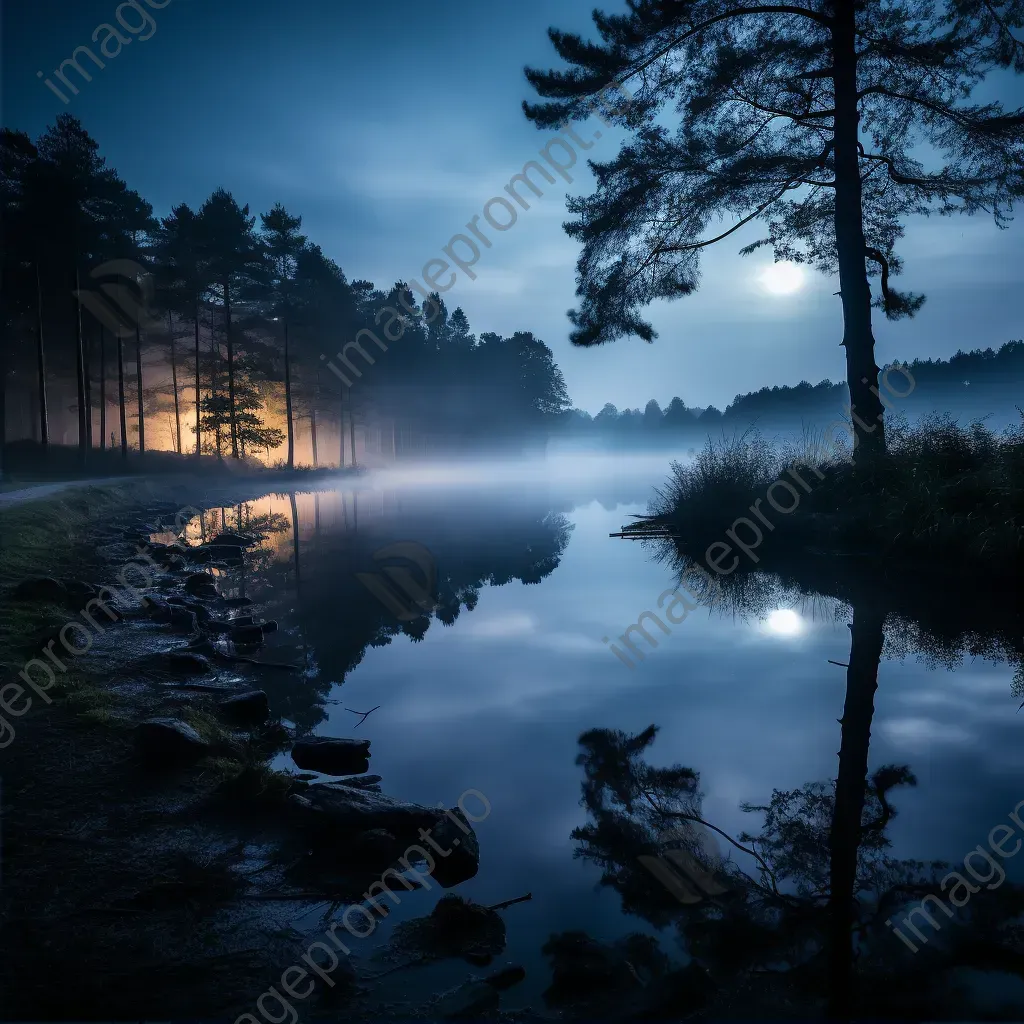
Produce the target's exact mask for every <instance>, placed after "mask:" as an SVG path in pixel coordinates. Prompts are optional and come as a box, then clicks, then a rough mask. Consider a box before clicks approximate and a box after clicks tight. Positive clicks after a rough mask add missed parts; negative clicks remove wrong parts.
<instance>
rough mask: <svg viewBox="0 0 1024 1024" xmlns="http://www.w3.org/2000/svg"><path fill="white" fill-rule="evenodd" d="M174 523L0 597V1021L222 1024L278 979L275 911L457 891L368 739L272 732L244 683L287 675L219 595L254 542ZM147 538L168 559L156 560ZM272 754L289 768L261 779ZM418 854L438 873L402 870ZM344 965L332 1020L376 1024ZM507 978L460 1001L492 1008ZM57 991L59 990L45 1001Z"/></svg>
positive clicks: (510, 978)
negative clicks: (6, 727) (202, 1020)
mask: <svg viewBox="0 0 1024 1024" xmlns="http://www.w3.org/2000/svg"><path fill="white" fill-rule="evenodd" d="M172 517H177V520H176V522H175V524H174V525H173V526H172V525H171V519H172ZM183 525H184V524H183V523H182V522H181V517H180V514H179V510H178V506H177V504H176V503H173V502H168V501H161V502H152V501H151V502H150V503H149V504H148V505H146V506H144V507H143V508H142V509H141V510H140V511H137V512H135V511H133V512H119V513H118V515H117V516H115V517H114V518H112V519H110V518H108V519H107V520H106V521H105V522H103V523H102V524H92V525H90V526H88V527H87V528H85V529H84V530H83V533H82V536H81V537H79V542H80V544H81V545H82V551H83V552H87V554H83V555H82V563H81V564H82V571H81V573H80V574H76V575H75V576H73V577H71V576H67V575H60V574H57V573H54V575H44V574H42V573H40V574H39V575H35V576H26V577H24V578H22V579H20V580H18V581H17V582H16V584H15V585H14V586H13V587H9V588H8V592H7V594H6V595H5V596H4V597H3V598H2V599H0V600H2V601H3V603H5V604H6V605H7V606H8V608H9V609H12V610H13V612H14V613H16V614H18V615H21V616H24V617H25V618H26V621H34V622H36V623H37V627H36V628H35V629H34V630H33V631H31V635H30V636H29V635H26V636H23V637H20V638H17V639H15V638H10V639H9V640H8V646H9V647H10V648H11V649H12V650H13V649H15V648H16V649H18V653H17V654H16V655H14V657H10V656H8V657H7V658H6V661H7V662H8V664H9V665H10V664H11V663H14V664H18V663H19V662H20V667H21V670H20V672H19V671H15V672H14V673H12V674H10V678H12V679H15V678H17V679H18V680H19V682H18V683H17V684H15V685H16V689H17V691H18V692H15V691H14V690H12V689H11V684H8V685H7V687H5V697H6V701H5V702H4V704H3V707H4V709H6V710H8V711H9V713H10V718H9V721H10V722H11V723H12V726H13V727H15V728H16V729H17V735H16V737H14V738H13V739H12V740H11V742H10V743H9V744H8V745H7V746H8V749H6V750H5V751H4V752H3V755H4V757H5V764H4V782H5V799H4V811H5V845H6V848H5V854H6V857H5V864H4V867H5V882H6V884H5V887H4V896H3V902H4V908H3V909H4V921H5V923H4V929H3V931H4V937H5V939H6V940H9V941H7V942H6V943H5V948H8V949H11V950H13V951H14V952H13V953H12V955H11V956H10V957H8V958H6V960H5V961H4V962H3V967H2V968H0V970H2V971H3V974H4V976H5V977H4V990H5V992H6V993H7V999H6V1002H7V1014H8V1015H9V1016H13V1017H22V1018H29V1017H31V1018H38V1017H40V1016H49V1017H54V1018H57V1017H67V1016H75V1017H77V1018H78V1019H84V1017H85V1016H87V1015H88V1010H89V1007H90V1006H91V1005H92V1002H91V1001H93V1000H94V1001H95V1006H96V1008H97V1011H99V1009H100V1008H102V1014H103V1015H104V1016H106V1017H108V1018H109V1017H111V1016H112V1017H113V1018H115V1019H116V1018H117V1017H126V1018H127V1017H136V1018H143V1017H150V1018H153V1017H157V1018H159V1019H166V1018H168V1017H175V1016H195V1015H196V1011H197V1008H201V1012H202V1015H204V1016H207V1015H210V1014H225V1015H232V1016H234V1015H236V1014H238V1013H241V1012H247V1011H248V1010H249V1009H250V1008H251V1005H252V1000H254V999H255V998H256V996H257V995H258V994H259V993H260V992H261V991H262V990H263V989H264V988H265V987H266V985H267V984H268V979H271V978H273V976H274V973H275V971H276V972H278V973H279V972H280V970H281V968H282V967H284V966H286V965H287V964H288V963H290V962H292V960H293V959H294V948H295V934H296V933H295V932H294V929H293V928H292V927H291V925H290V923H289V922H290V920H291V919H292V918H293V915H294V911H295V909H296V906H298V907H300V908H301V907H303V906H315V905H316V904H317V903H323V904H326V905H328V906H329V907H331V908H333V909H334V910H336V911H337V910H339V909H340V908H344V907H345V906H346V905H348V906H351V905H355V904H359V903H362V902H365V900H366V897H367V896H368V895H371V896H372V894H373V893H374V892H376V894H377V896H378V897H379V896H380V894H381V892H382V891H383V889H382V887H381V879H382V877H387V876H389V875H390V876H392V879H397V878H398V877H399V875H401V878H402V879H403V881H402V882H401V885H399V884H397V883H394V882H393V884H392V885H391V887H390V889H389V892H390V890H391V889H397V890H398V892H399V894H400V895H401V896H403V897H404V896H405V895H406V893H407V892H409V893H412V890H414V889H417V888H427V887H428V885H424V884H423V883H424V881H425V880H426V879H428V878H429V879H430V881H431V882H432V883H436V885H439V886H440V887H441V888H442V889H450V888H453V887H455V886H457V885H459V884H460V883H461V882H463V881H465V880H466V879H468V878H471V877H473V876H474V875H475V874H476V872H477V869H478V866H479V855H480V851H479V843H478V841H477V839H476V834H475V832H474V831H473V829H472V824H471V822H470V821H469V820H467V818H466V816H465V814H463V813H462V811H460V810H459V809H458V808H451V809H448V810H445V809H444V807H443V806H441V807H426V806H422V805H418V804H413V803H409V802H406V801H403V800H400V799H397V798H394V797H392V796H390V795H388V794H386V793H385V792H383V791H382V788H381V782H382V779H381V777H380V776H377V775H371V774H369V771H370V760H371V754H370V743H369V741H368V740H365V739H362V740H353V739H350V738H348V737H342V736H339V737H321V736H308V735H301V736H299V735H297V734H296V729H295V727H294V726H292V725H290V724H289V723H287V722H286V721H282V720H281V719H280V718H276V717H275V716H274V713H273V707H272V701H271V699H270V698H269V697H268V694H267V692H266V690H265V689H264V688H263V687H262V686H261V685H260V684H261V679H262V678H264V677H265V674H266V673H268V672H269V673H277V674H280V673H282V672H285V673H287V672H289V671H291V670H293V669H297V668H299V666H292V665H288V664H282V663H275V662H270V661H267V662H264V661H263V660H262V656H263V655H264V654H265V651H264V643H265V638H266V637H267V636H268V635H269V634H271V633H272V632H274V631H275V630H276V629H277V628H278V623H277V622H275V621H273V620H265V619H263V618H262V617H261V616H260V614H259V612H258V609H256V608H254V607H253V606H252V603H251V601H250V600H249V599H247V598H238V597H232V596H229V595H230V591H231V587H230V584H231V580H232V574H233V573H234V572H235V571H236V570H239V569H241V568H242V567H243V566H244V565H245V562H246V559H247V558H248V557H249V552H250V551H251V550H252V549H254V548H256V547H257V546H258V545H259V544H260V542H261V540H262V538H261V537H259V536H258V535H247V534H241V533H228V532H224V533H222V534H221V535H219V536H216V537H214V538H213V539H212V540H211V541H209V542H205V543H199V544H194V543H189V542H188V541H187V540H186V539H185V536H184V530H183ZM168 531H172V532H173V533H174V534H176V536H175V539H174V540H173V541H172V542H170V543H162V542H156V541H155V540H154V539H153V538H154V537H157V536H163V535H165V534H166V533H167V532H168ZM128 563H131V564H133V565H143V566H145V567H148V571H149V576H148V578H146V580H145V582H144V583H143V582H142V581H141V580H136V578H135V576H134V575H132V577H131V581H127V577H126V575H125V573H124V571H123V567H124V566H125V565H126V564H128ZM118 567H122V571H121V572H120V573H119V574H118V576H117V580H118V582H117V583H115V582H114V581H113V580H112V578H111V577H112V575H113V573H114V572H116V571H117V569H118ZM41 568H42V567H41ZM225 591H226V592H227V593H225ZM61 622H63V624H62V625H60V623H61ZM90 622H91V623H93V624H95V625H96V626H97V628H96V630H95V631H93V632H92V633H91V634H90V635H88V637H86V634H87V630H88V626H87V624H88V623H90ZM72 623H73V624H74V626H73V627H72V626H71V625H70V624H72ZM8 655H10V651H8ZM55 661H56V662H59V663H60V664H62V665H64V666H65V668H64V670H59V669H58V668H57V666H56V665H55ZM40 665H42V666H49V667H48V669H47V671H46V672H44V671H43V670H42V668H40V667H39V666H40ZM32 700H34V701H35V705H34V706H31V701H32ZM289 750H290V751H291V754H292V760H293V761H294V764H295V769H296V770H295V771H291V770H288V771H274V770H272V769H271V768H270V765H269V762H270V759H271V758H272V757H274V756H276V755H280V754H282V753H283V752H285V751H289ZM314 773H315V774H314ZM425 834H426V835H428V836H429V837H430V839H431V840H432V843H431V846H430V849H431V850H433V849H436V848H437V847H436V846H435V844H441V845H442V846H443V847H450V849H448V852H447V853H446V854H445V855H444V856H443V857H442V856H440V855H439V856H437V857H434V856H433V855H432V854H431V853H427V857H426V858H423V857H422V856H421V854H422V853H425V852H427V850H426V848H425V847H424V845H423V843H424V839H423V836H424V835H425ZM425 861H426V863H425ZM58 876H59V877H60V878H61V884H60V885H57V886H55V885H54V882H53V879H54V878H55V877H58ZM374 886H376V888H374ZM429 887H432V886H429ZM445 901H446V903H447V905H448V906H449V907H451V906H452V901H457V902H458V903H459V904H461V905H463V906H464V907H472V906H473V905H472V904H465V903H464V902H463V901H462V900H461V898H460V897H458V896H456V895H454V894H452V895H450V896H448V897H445ZM371 902H374V901H373V900H372V899H371ZM375 906H377V907H379V906H380V904H379V901H378V902H377V903H375ZM253 908H258V910H257V912H256V913H255V914H253V913H252V911H253ZM472 913H474V914H476V913H482V914H485V915H487V916H489V918H493V919H497V922H498V923H500V917H499V914H498V912H497V911H496V910H487V908H474V910H473V911H472ZM386 914H387V906H386V905H384V909H383V911H382V913H381V914H380V916H381V917H382V918H383V917H385V916H386ZM428 917H429V915H428ZM454 920H455V918H454V917H450V918H449V920H448V925H447V927H449V928H452V927H455V926H454V925H453V924H452V922H453V921H454ZM468 920H469V918H467V921H468ZM473 920H474V921H475V918H474V919H473ZM476 924H479V922H478V921H477V922H476ZM467 927H468V925H467ZM456 930H457V929H456ZM503 934H504V932H503V926H502V935H503ZM351 941H354V940H351ZM456 945H457V944H456ZM501 948H503V942H502V943H501ZM501 948H498V947H495V948H494V949H493V950H492V951H491V953H490V954H488V955H487V956H486V957H480V956H477V957H476V959H469V960H468V962H470V963H472V964H473V965H474V966H476V967H483V966H486V965H487V964H490V963H491V962H492V960H493V958H494V956H496V955H498V954H500V951H501ZM354 952H356V953H357V954H358V955H357V956H354V957H353V958H352V961H351V964H350V965H349V970H348V971H347V973H346V975H345V977H346V985H345V986H344V998H345V1000H346V1002H345V1005H346V1009H347V1012H348V1013H349V1014H350V1015H352V1016H354V1017H355V1018H356V1019H361V1018H362V1017H364V1016H365V1017H366V1019H369V1018H370V1017H372V1018H373V1019H386V1016H387V1014H386V1013H385V1014H384V1015H383V1017H382V1013H381V1003H380V1000H381V998H384V997H385V996H387V995H388V990H390V989H391V988H392V984H391V983H389V984H388V985H386V986H384V988H385V991H384V992H381V991H379V990H380V989H381V985H379V984H374V982H373V981H371V980H370V979H372V978H373V977H374V975H373V974H372V973H370V971H369V970H368V969H367V968H368V966H369V965H363V964H361V963H360V962H359V960H360V957H361V956H362V955H363V954H362V953H359V951H354ZM41 953H42V954H44V955H42V957H41ZM416 962H418V961H416ZM503 970H504V971H505V972H506V973H502V971H503ZM510 970H511V971H512V973H511V974H509V973H507V971H510ZM520 970H521V969H520V968H515V969H513V968H510V967H508V965H505V968H502V969H499V971H498V972H497V973H498V975H499V976H500V982H499V983H493V982H491V981H487V980H486V979H484V980H481V979H471V980H470V982H468V983H467V984H469V985H470V986H471V990H472V992H474V993H475V994H476V996H478V997H479V996H480V993H481V992H482V991H483V989H480V987H479V986H480V985H483V986H485V988H486V991H487V993H488V997H487V1000H486V1002H487V1004H488V1006H491V1004H492V1003H493V1002H494V1001H495V1000H496V998H497V996H496V993H497V992H499V991H501V990H502V989H504V988H507V987H509V986H510V985H511V984H513V983H514V981H515V980H516V979H517V978H518V976H519V975H518V973H517V971H520ZM55 971H56V972H57V973H58V974H60V975H61V976H62V977H63V978H65V980H68V981H69V982H70V983H69V984H67V985H61V986H53V984H52V975H53V973H54V972H55ZM182 971H187V973H188V976H189V978H190V981H189V983H188V985H187V986H185V987H183V986H182V985H181V984H180V976H181V972H182ZM228 976H230V981H229V980H228ZM464 987H465V986H459V988H458V989H457V990H456V991H459V990H461V989H463V988H464ZM491 993H494V994H495V995H494V999H492V998H491V995H490V994H491ZM393 995H394V993H393V991H392V992H390V997H391V998H392V999H393ZM316 999H317V1000H327V1001H328V1002H329V1004H330V1005H329V1007H328V1005H327V1004H326V1003H325V1004H324V1005H323V1006H321V1005H320V1002H319V1001H317V1002H316V1003H315V1005H311V1006H310V1007H307V1008H306V1009H308V1010H310V1011H311V1012H313V1013H314V1015H315V1014H318V1013H320V1012H335V1011H336V1009H337V1005H338V1004H337V1000H338V993H337V991H334V990H325V991H324V992H322V993H320V994H319V995H318V996H317V997H316ZM445 1000H447V1002H445ZM456 1004H459V1005H461V1003H460V1000H459V998H458V997H457V996H455V995H453V993H452V992H448V993H442V994H440V995H437V997H436V999H431V1000H430V1001H429V1006H427V1005H423V1006H405V1008H404V1009H403V1010H402V1011H401V1013H400V1015H401V1016H404V1017H408V1016H410V1015H413V1016H416V1017H420V1018H422V1019H431V1018H436V1019H447V1018H448V1017H449V1016H450V1015H451V1014H452V1012H453V1011H452V1007H453V1006H455V1005H456ZM473 1005H476V1004H473ZM460 1012H461V1011H455V1016H458V1015H459V1013H460Z"/></svg>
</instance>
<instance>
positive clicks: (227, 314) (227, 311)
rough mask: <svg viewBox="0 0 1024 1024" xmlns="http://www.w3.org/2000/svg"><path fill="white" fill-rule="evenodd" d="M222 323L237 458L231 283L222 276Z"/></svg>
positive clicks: (232, 441) (232, 430) (229, 416)
mask: <svg viewBox="0 0 1024 1024" xmlns="http://www.w3.org/2000/svg"><path fill="white" fill-rule="evenodd" d="M224 324H225V328H226V330H227V339H228V418H229V421H230V423H231V458H233V459H237V458H238V422H237V421H236V419H235V348H234V342H233V341H232V338H231V283H230V281H229V280H228V278H224Z"/></svg>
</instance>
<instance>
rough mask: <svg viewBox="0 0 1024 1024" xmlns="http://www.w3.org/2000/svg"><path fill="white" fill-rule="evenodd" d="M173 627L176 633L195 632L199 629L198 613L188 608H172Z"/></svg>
mask: <svg viewBox="0 0 1024 1024" xmlns="http://www.w3.org/2000/svg"><path fill="white" fill-rule="evenodd" d="M171 629H173V630H174V632H175V633H195V632H198V630H199V621H198V619H197V618H196V613H195V612H193V611H189V609H188V608H171Z"/></svg>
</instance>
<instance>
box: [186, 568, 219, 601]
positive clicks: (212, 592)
mask: <svg viewBox="0 0 1024 1024" xmlns="http://www.w3.org/2000/svg"><path fill="white" fill-rule="evenodd" d="M185 590H186V592H187V593H189V594H194V595H196V596H210V597H215V596H216V594H217V582H216V580H215V579H214V578H213V576H211V575H210V574H209V573H208V572H194V573H192V575H191V576H186V577H185Z"/></svg>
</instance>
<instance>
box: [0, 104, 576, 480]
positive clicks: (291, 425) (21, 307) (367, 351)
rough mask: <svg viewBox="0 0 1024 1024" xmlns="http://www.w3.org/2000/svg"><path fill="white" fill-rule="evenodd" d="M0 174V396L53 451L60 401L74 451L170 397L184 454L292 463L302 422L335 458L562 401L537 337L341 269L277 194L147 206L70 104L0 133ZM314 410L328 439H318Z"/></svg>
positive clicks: (132, 438)
mask: <svg viewBox="0 0 1024 1024" xmlns="http://www.w3.org/2000/svg"><path fill="white" fill-rule="evenodd" d="M0 190H2V197H0V199H2V204H3V205H2V215H3V224H4V245H3V256H2V259H3V263H2V273H3V284H4V304H3V319H2V330H3V332H4V339H3V345H2V349H3V357H2V358H3V365H0V375H2V381H3V388H0V395H2V396H3V397H2V398H0V403H2V402H3V401H5V399H6V396H7V394H8V390H9V389H12V393H13V389H17V392H18V397H19V400H20V401H21V404H22V406H23V407H24V408H28V409H31V412H30V413H29V414H28V415H26V416H24V417H23V419H28V418H30V419H31V423H24V422H21V423H18V424H17V425H16V427H15V429H16V430H17V431H18V432H19V434H20V436H23V437H24V436H28V437H34V438H35V439H36V440H38V441H40V442H41V443H42V445H43V446H44V448H45V447H46V446H47V445H48V444H49V443H50V441H51V420H52V418H53V417H54V415H55V414H57V415H60V416H62V417H66V414H67V413H68V412H71V413H73V414H74V418H75V419H76V420H77V432H76V435H75V436H76V439H77V443H78V446H79V448H80V450H81V454H82V457H83V459H87V458H88V453H89V452H90V450H91V449H93V448H99V449H102V448H104V447H106V446H107V444H108V443H111V444H113V443H114V438H115V435H116V438H117V440H116V443H117V444H118V445H119V446H120V449H121V452H122V454H124V455H127V453H128V450H129V447H134V448H137V449H138V450H140V451H145V450H146V425H147V422H150V423H152V421H153V418H154V416H157V415H159V414H160V413H161V412H162V413H163V415H165V416H166V417H167V419H168V421H169V423H170V431H169V433H170V436H171V439H172V442H171V446H172V447H173V448H174V449H176V450H177V451H178V452H180V453H182V454H197V455H198V454H200V453H209V454H214V455H217V456H220V457H222V458H236V459H237V458H242V457H244V456H246V455H251V454H255V453H263V452H265V453H267V454H268V455H270V453H274V452H278V451H279V450H280V455H279V460H280V461H283V462H285V463H286V464H287V465H289V466H291V465H293V463H294V460H295V441H296V432H297V431H298V430H299V429H300V427H301V429H302V430H303V432H304V433H306V434H307V436H308V437H309V439H310V441H311V444H312V453H313V461H314V463H316V462H324V463H328V462H335V463H340V464H341V465H345V464H346V463H347V464H354V463H355V453H356V427H357V425H359V426H361V428H362V430H363V439H364V451H365V450H367V449H368V447H369V439H370V434H371V431H370V429H369V426H368V425H369V424H370V423H373V424H376V432H375V436H376V444H377V445H378V448H379V450H381V451H385V450H389V451H392V452H394V451H395V450H397V447H398V444H399V436H403V437H405V438H406V439H407V440H408V439H410V438H411V439H422V438H427V437H429V438H430V439H432V441H433V443H436V444H439V445H444V444H446V443H453V442H454V440H455V439H457V438H460V437H466V436H480V435H481V434H483V435H487V436H491V437H494V438H500V437H503V436H520V437H521V436H522V435H523V434H524V433H530V432H534V431H536V432H539V433H543V432H544V430H545V429H546V425H547V424H548V423H549V421H550V420H551V419H552V418H554V417H557V416H558V415H559V414H561V413H562V412H564V411H565V409H567V408H568V406H569V404H570V403H569V399H568V394H567V392H566V387H565V381H564V379H563V377H562V374H561V372H560V371H559V369H558V367H557V366H556V364H555V362H554V359H553V357H552V354H551V351H550V349H548V347H547V346H546V345H545V344H544V343H543V342H542V341H540V340H539V339H537V338H535V337H534V336H533V335H532V334H530V333H529V332H518V333H515V334H514V335H513V336H512V337H510V338H503V337H501V336H499V335H497V334H493V333H485V334H481V335H480V337H479V338H477V337H476V336H475V335H474V334H473V333H472V332H471V328H470V324H469V321H468V319H467V317H466V315H465V313H464V312H463V311H462V310H461V309H455V310H454V311H452V312H449V311H448V309H447V308H446V307H445V304H444V302H443V301H442V300H441V298H440V296H439V295H437V294H436V293H435V294H433V295H431V296H426V295H422V296H420V298H419V299H418V298H417V296H416V295H414V294H413V293H412V292H411V291H410V289H409V288H408V287H407V286H406V285H405V284H404V283H403V282H396V283H395V284H394V285H392V286H390V287H388V288H384V289H379V288H377V287H375V286H374V285H373V284H372V283H370V282H368V281H362V280H349V278H348V277H347V276H346V275H345V274H344V273H343V271H342V270H341V268H340V267H339V266H338V265H337V264H336V263H335V262H334V261H333V260H331V259H330V258H329V257H328V256H327V255H325V253H324V252H323V250H322V249H321V248H320V247H319V246H318V245H316V244H314V243H312V242H311V241H310V240H309V239H308V238H307V237H306V236H305V235H303V234H302V233H301V227H302V219H301V217H299V216H296V215H294V214H292V213H290V212H289V211H287V210H286V209H285V208H284V207H283V206H281V205H280V204H278V205H276V206H274V207H273V208H272V209H271V210H270V211H268V212H266V213H262V214H260V215H259V217H257V216H255V215H252V214H251V213H250V210H249V207H248V206H246V205H243V204H240V203H239V202H238V201H237V200H236V199H235V197H234V196H233V195H232V194H231V193H230V192H228V191H226V190H225V189H223V188H218V189H217V190H216V191H214V192H213V193H212V194H211V195H210V197H209V198H208V199H207V200H206V201H205V202H204V203H203V204H202V206H200V207H199V208H198V209H195V210H193V209H192V208H191V207H189V206H188V205H187V204H184V203H182V204H180V205H177V206H174V207H173V208H172V209H171V210H170V211H169V212H168V213H167V214H166V215H165V216H163V217H160V218H158V217H156V216H155V215H154V212H153V208H152V206H151V204H150V203H149V202H148V201H147V200H146V199H144V198H143V197H142V196H141V195H140V194H139V193H138V192H136V191H134V190H132V189H131V188H129V187H128V185H127V184H126V183H125V182H124V181H123V180H122V179H121V178H120V177H119V176H118V174H117V172H116V171H115V170H114V169H113V168H110V167H108V166H107V164H106V160H105V158H104V157H103V156H102V155H101V154H100V149H99V145H98V143H97V142H96V141H95V140H94V139H93V138H92V137H91V136H90V135H89V133H88V132H87V131H86V130H85V129H84V128H83V126H82V125H81V123H80V122H79V121H78V120H76V119H75V118H74V117H71V116H70V115H67V114H62V115H60V116H59V117H58V118H57V121H56V123H55V124H54V125H53V126H52V127H50V128H48V129H47V130H46V131H45V132H44V133H43V134H42V135H41V136H40V137H39V138H38V139H36V140H35V141H33V140H31V139H30V138H29V136H28V135H26V134H25V133H24V132H20V131H14V130H10V129H6V128H5V129H3V130H2V132H0ZM69 383H70V384H71V385H72V386H71V387H70V388H69V387H68V385H69ZM67 393H69V394H70V398H69V401H68V402H67V403H66V404H59V405H58V407H57V408H54V396H55V395H57V396H58V399H59V400H60V398H59V396H61V395H64V394H67ZM278 408H280V414H279V415H276V416H275V415H271V411H272V410H276V409H278ZM6 420H7V416H6V413H5V409H4V408H3V407H0V430H3V431H5V432H6ZM325 420H329V421H331V422H332V434H333V435H334V436H335V438H336V440H338V439H340V444H339V448H338V451H337V452H324V451H323V450H322V448H323V445H322V438H321V443H320V444H319V445H318V428H322V426H323V423H324V421H325ZM388 425H389V426H390V437H386V436H385V435H386V434H387V433H388V430H387V429H386V427H387V426H388ZM4 439H5V438H4V437H0V442H2V441H3V440H4ZM108 439H109V440H108ZM0 448H2V445H0Z"/></svg>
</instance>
